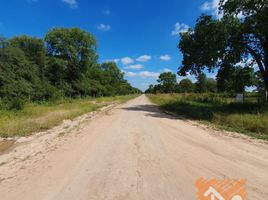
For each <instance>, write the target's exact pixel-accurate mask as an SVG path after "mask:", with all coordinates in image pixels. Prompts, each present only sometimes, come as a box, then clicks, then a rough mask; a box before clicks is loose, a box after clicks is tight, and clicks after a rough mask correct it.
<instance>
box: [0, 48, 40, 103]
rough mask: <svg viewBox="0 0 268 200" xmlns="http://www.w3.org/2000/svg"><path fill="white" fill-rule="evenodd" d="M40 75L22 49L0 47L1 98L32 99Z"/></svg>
mask: <svg viewBox="0 0 268 200" xmlns="http://www.w3.org/2000/svg"><path fill="white" fill-rule="evenodd" d="M37 77H38V74H37V72H36V71H35V68H34V67H33V65H31V63H30V62H29V61H28V60H27V59H26V57H25V55H24V53H23V51H22V50H20V49H18V48H14V47H6V48H3V49H0V98H1V99H5V100H7V101H15V100H18V99H21V100H23V99H27V98H28V99H31V97H32V94H33V85H34V84H35V83H36V79H37Z"/></svg>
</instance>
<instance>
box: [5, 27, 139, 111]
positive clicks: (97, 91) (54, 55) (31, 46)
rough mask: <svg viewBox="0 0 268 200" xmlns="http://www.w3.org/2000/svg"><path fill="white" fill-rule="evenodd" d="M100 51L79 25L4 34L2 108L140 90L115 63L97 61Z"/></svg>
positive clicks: (114, 94)
mask: <svg viewBox="0 0 268 200" xmlns="http://www.w3.org/2000/svg"><path fill="white" fill-rule="evenodd" d="M96 49H97V41H96V39H95V37H94V36H93V35H92V34H91V33H88V32H86V31H84V30H81V29H79V28H54V29H52V30H50V31H49V32H48V33H47V34H46V36H45V37H44V38H35V37H30V36H24V35H23V36H17V37H13V38H10V39H6V38H4V37H0V109H2V110H21V109H23V106H24V105H25V104H27V103H31V102H32V103H41V104H42V103H44V102H50V101H55V100H58V99H62V98H85V97H102V96H116V95H127V94H135V93H140V90H138V89H136V88H134V87H132V86H131V85H130V84H129V83H128V81H127V80H125V79H124V73H123V72H122V71H121V70H120V69H119V68H118V67H117V65H116V63H114V62H104V63H98V62H97V61H98V55H97V51H96Z"/></svg>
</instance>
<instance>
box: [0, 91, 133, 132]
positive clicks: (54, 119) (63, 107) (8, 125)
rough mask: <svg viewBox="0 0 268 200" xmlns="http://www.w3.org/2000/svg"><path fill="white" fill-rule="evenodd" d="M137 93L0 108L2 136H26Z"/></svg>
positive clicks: (126, 98)
mask: <svg viewBox="0 0 268 200" xmlns="http://www.w3.org/2000/svg"><path fill="white" fill-rule="evenodd" d="M136 96H137V95H127V96H116V97H102V98H96V99H94V98H85V99H65V100H62V101H58V102H48V103H43V104H34V103H28V104H26V105H25V107H24V108H23V110H20V111H15V110H14V111H8V110H0V137H13V136H26V135H30V134H32V133H34V132H38V131H42V130H46V129H49V128H52V127H53V126H56V125H58V124H60V123H61V122H62V121H63V120H65V119H73V118H75V117H77V116H79V115H82V114H85V113H88V112H92V111H96V110H98V109H100V108H101V107H103V106H105V105H107V104H110V103H112V102H119V103H124V102H126V101H128V100H130V99H132V98H134V97H136Z"/></svg>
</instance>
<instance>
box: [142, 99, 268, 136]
mask: <svg viewBox="0 0 268 200" xmlns="http://www.w3.org/2000/svg"><path fill="white" fill-rule="evenodd" d="M147 96H148V97H149V98H150V99H151V101H152V102H153V103H155V104H157V105H159V106H160V107H161V108H162V109H164V110H167V111H170V112H174V113H177V114H181V115H183V116H184V117H188V118H190V119H195V120H201V121H203V122H211V123H213V124H216V125H217V126H218V127H220V128H223V129H225V130H230V131H237V132H240V133H244V134H247V135H250V136H253V137H256V138H260V139H265V140H268V106H267V105H260V104H258V103H256V101H255V102H254V99H252V98H249V99H246V101H245V103H235V102H234V99H232V98H227V97H224V96H223V95H217V94H158V95H147Z"/></svg>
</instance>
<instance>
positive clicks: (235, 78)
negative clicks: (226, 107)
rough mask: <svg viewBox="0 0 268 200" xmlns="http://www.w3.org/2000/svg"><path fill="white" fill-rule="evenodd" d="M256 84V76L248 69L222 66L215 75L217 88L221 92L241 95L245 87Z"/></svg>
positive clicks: (227, 65) (252, 70)
mask: <svg viewBox="0 0 268 200" xmlns="http://www.w3.org/2000/svg"><path fill="white" fill-rule="evenodd" d="M255 84H256V74H255V72H254V69H253V68H250V67H241V66H238V67H235V66H230V65H229V64H223V66H222V67H221V69H220V70H219V72H218V75H217V87H218V89H219V91H221V92H228V93H243V92H244V91H245V87H246V86H248V87H250V86H253V85H255Z"/></svg>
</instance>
